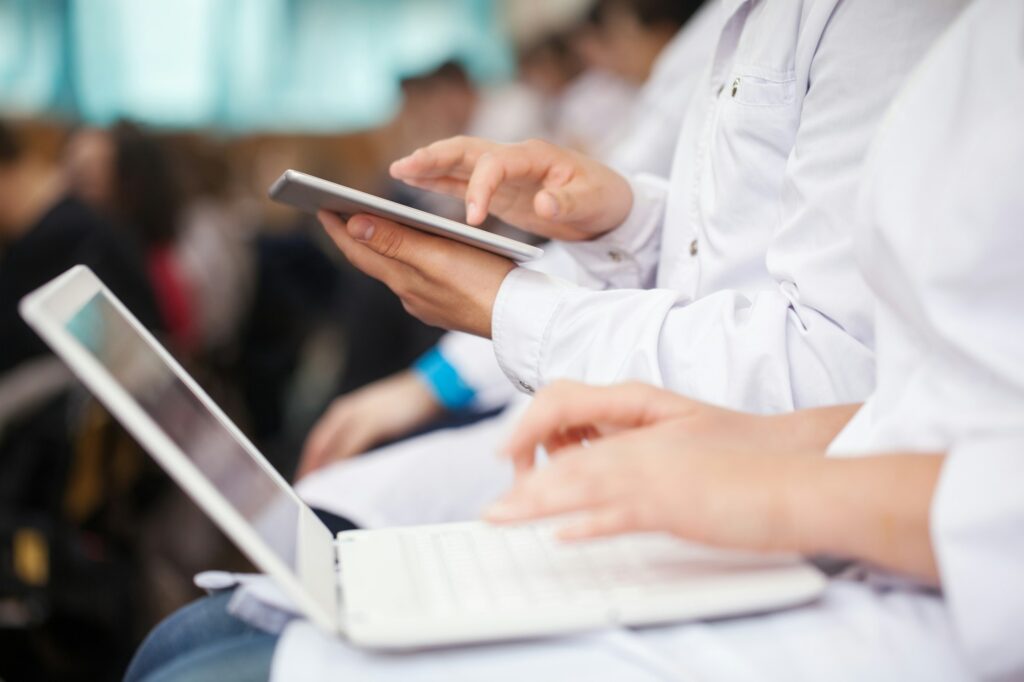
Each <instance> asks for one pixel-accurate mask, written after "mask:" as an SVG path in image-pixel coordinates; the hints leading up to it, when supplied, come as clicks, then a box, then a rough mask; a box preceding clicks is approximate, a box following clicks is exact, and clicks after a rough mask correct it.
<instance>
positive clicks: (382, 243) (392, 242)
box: [375, 229, 404, 258]
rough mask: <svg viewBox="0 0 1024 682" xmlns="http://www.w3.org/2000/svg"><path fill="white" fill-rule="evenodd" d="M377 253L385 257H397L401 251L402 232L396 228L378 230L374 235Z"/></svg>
mask: <svg viewBox="0 0 1024 682" xmlns="http://www.w3.org/2000/svg"><path fill="white" fill-rule="evenodd" d="M376 237H377V238H376V240H375V241H376V244H377V253H379V254H381V255H382V256H385V257H387V258H397V257H398V256H399V255H400V254H401V252H402V242H403V241H404V240H403V238H402V233H401V232H399V231H398V230H391V229H385V230H378V234H377V235H376Z"/></svg>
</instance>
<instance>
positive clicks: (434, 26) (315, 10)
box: [0, 0, 513, 131]
mask: <svg viewBox="0 0 1024 682" xmlns="http://www.w3.org/2000/svg"><path fill="white" fill-rule="evenodd" d="M497 5H498V3H494V2H492V0H259V1H258V2H253V1H251V0H145V1H144V2H140V1H139V0H0V109H2V110H3V111H5V112H16V113H26V112H27V113H47V112H64V113H71V114H74V115H77V116H79V117H81V118H82V119H83V120H85V121H88V122H90V123H98V124H105V123H109V122H110V121H112V120H114V119H116V118H119V117H125V118H131V119H135V120H139V121H142V122H146V123H150V124H155V125H163V126H172V127H216V128H222V129H227V130H239V131H249V130H275V129H279V130H305V131H317V130H339V129H352V128H360V127H368V126H373V125H376V124H379V123H381V122H383V121H384V120H386V119H387V118H388V117H390V116H391V115H392V114H393V112H394V110H395V108H396V106H397V104H398V99H399V89H398V82H399V80H400V79H401V78H402V77H403V76H407V75H415V74H417V73H421V72H426V71H429V70H431V69H433V68H434V67H436V66H438V65H439V64H441V63H442V62H444V61H446V60H448V59H452V58H456V59H459V60H460V61H462V62H463V63H464V64H465V65H466V66H467V68H468V69H469V71H470V73H471V74H472V75H473V76H474V77H475V78H477V79H479V80H481V81H487V80H492V79H496V78H500V77H504V76H506V75H507V74H508V72H509V70H510V69H511V65H512V61H513V60H512V54H511V47H510V45H509V42H508V40H507V38H506V36H505V35H504V33H503V31H502V27H501V25H500V22H499V17H498V10H497Z"/></svg>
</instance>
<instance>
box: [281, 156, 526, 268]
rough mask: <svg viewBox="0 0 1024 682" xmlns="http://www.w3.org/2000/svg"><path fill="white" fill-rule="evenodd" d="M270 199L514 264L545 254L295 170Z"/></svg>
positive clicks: (497, 236)
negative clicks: (389, 224)
mask: <svg viewBox="0 0 1024 682" xmlns="http://www.w3.org/2000/svg"><path fill="white" fill-rule="evenodd" d="M270 198H271V199H273V200H274V201H279V202H281V203H283V204H288V205H289V206H294V207H295V208H298V209H301V210H303V211H306V212H308V213H316V212H317V211H319V210H321V209H323V210H326V211H331V212H333V213H337V214H338V215H340V216H341V217H342V218H345V219H346V220H347V219H348V218H349V217H351V216H353V215H356V214H357V213H368V214H370V215H375V216H377V217H379V218H386V219H388V220H393V221H395V222H396V223H401V224H402V225H407V226H408V227H413V228H416V229H417V230H423V231H424V232H429V233H430V234H434V235H437V236H439V237H447V238H449V239H454V240H455V241H457V242H462V243H463V244H469V245H470V246H475V247H477V248H479V249H483V250H484V251H490V252H491V253H496V254H498V255H499V256H505V257H506V258H511V259H512V260H515V261H529V260H533V259H535V258H538V257H540V256H541V255H543V254H544V251H543V250H542V249H539V248H537V247H536V246H530V245H529V244H524V243H522V242H517V241H516V240H514V239H509V238H508V237H502V236H501V235H497V234H492V233H490V232H487V231H486V230H481V229H480V228H478V227H470V226H469V225H464V224H463V223H457V222H455V221H454V220H449V219H448V218H442V217H441V216H437V215H434V214H433V213H427V212H426V211H421V210H419V209H416V208H410V207H408V206H403V205H402V204H398V203H395V202H394V201H388V200H387V199H382V198H380V197H375V196H373V195H372V194H367V193H366V192H360V191H359V190H357V189H352V188H351V187H345V186H344V185H339V184H336V183H333V182H328V181H327V180H323V179H321V178H317V177H314V176H312V175H307V174H306V173H300V172H299V171H296V170H286V171H285V172H284V173H282V174H281V177H279V178H278V179H277V181H275V182H274V184H273V185H271V187H270Z"/></svg>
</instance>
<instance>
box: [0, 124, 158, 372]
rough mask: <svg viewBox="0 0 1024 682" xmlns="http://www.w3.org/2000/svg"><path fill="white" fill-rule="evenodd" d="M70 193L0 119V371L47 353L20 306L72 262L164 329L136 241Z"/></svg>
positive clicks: (54, 168)
mask: <svg viewBox="0 0 1024 682" xmlns="http://www.w3.org/2000/svg"><path fill="white" fill-rule="evenodd" d="M68 190H69V187H68V184H67V183H66V182H65V178H64V176H63V174H62V172H61V168H60V167H59V166H58V165H57V164H55V163H54V162H53V161H52V160H50V159H47V158H44V157H42V156H40V155H39V154H38V153H37V152H36V151H35V150H32V149H26V148H24V145H23V143H22V141H21V140H20V139H19V136H18V135H17V133H16V132H15V131H14V130H13V129H12V128H11V127H9V126H8V125H5V124H3V123H2V122H0V330H2V332H3V337H4V341H3V344H2V345H0V374H2V373H4V372H6V371H8V370H10V369H12V368H14V367H15V366H17V365H18V364H20V363H22V362H24V361H26V360H28V359H31V358H33V357H35V356H38V355H41V354H46V355H49V352H48V351H47V350H46V347H45V345H44V344H43V343H42V341H40V340H39V339H38V338H37V337H36V335H35V333H33V332H32V331H30V330H29V328H28V326H27V325H26V324H25V323H24V322H23V321H22V320H21V317H20V316H19V315H18V312H17V305H18V301H19V300H20V299H21V297H22V296H24V295H25V294H27V293H29V292H30V291H32V290H33V289H35V288H36V287H39V286H41V285H42V284H44V283H46V282H47V281H49V280H50V279H52V278H53V277H55V276H57V275H58V274H60V273H61V272H63V271H64V270H66V269H68V268H69V267H71V266H72V265H75V264H77V263H85V264H87V265H89V266H91V267H92V268H93V269H94V270H96V272H97V273H99V274H100V276H101V277H102V278H103V279H104V281H106V282H108V283H109V285H110V287H111V289H113V291H114V292H115V293H116V294H117V295H118V296H123V297H124V301H125V303H126V304H128V305H130V306H132V310H137V311H138V312H137V315H138V317H139V319H140V320H142V321H143V323H144V324H146V325H147V326H148V327H149V328H151V329H160V328H161V327H162V321H161V318H160V316H159V315H158V314H156V306H155V304H154V300H153V296H152V293H151V292H152V289H151V287H150V286H149V284H148V283H147V278H146V275H145V265H144V263H145V256H144V255H143V252H142V250H141V248H140V244H139V243H138V242H137V241H136V240H134V239H133V238H132V237H131V236H130V235H125V234H123V233H122V232H120V231H118V230H117V229H116V228H115V227H113V226H112V225H111V224H110V223H109V222H108V221H107V220H105V219H104V218H103V217H101V216H100V215H99V214H98V213H97V211H95V210H94V209H93V208H91V207H90V206H89V205H87V203H86V202H84V201H82V200H81V199H79V198H77V197H76V195H75V192H74V191H71V192H69V191H68Z"/></svg>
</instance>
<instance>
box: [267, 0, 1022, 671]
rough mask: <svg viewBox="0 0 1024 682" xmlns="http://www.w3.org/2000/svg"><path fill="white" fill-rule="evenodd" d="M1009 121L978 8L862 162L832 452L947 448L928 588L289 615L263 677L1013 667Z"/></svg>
mask: <svg viewBox="0 0 1024 682" xmlns="http://www.w3.org/2000/svg"><path fill="white" fill-rule="evenodd" d="M1021 120H1024V4H1022V3H1017V2H1007V1H1006V0H977V2H975V3H974V5H973V6H972V7H971V8H970V9H968V10H967V11H966V12H965V13H964V15H963V16H962V17H961V19H960V21H959V22H957V24H956V25H955V27H954V28H953V30H951V31H950V32H949V33H948V34H947V35H946V36H944V37H943V39H942V40H941V41H940V42H939V43H938V44H937V45H936V48H935V50H934V51H933V53H932V54H931V55H930V57H929V58H928V59H927V60H926V61H925V63H924V64H923V65H922V67H921V68H920V69H919V70H918V71H917V72H915V74H914V75H913V76H912V78H911V79H910V81H909V82H908V86H907V88H906V90H905V92H904V93H903V95H902V96H901V97H900V98H899V100H898V101H897V102H896V103H895V105H894V107H893V109H892V110H891V114H890V115H889V117H888V118H887V121H886V125H885V127H884V129H883V131H882V132H881V134H880V135H879V137H878V141H877V143H876V145H875V146H874V148H873V152H872V154H871V160H870V163H869V165H868V170H867V172H866V174H865V177H866V178H867V180H866V182H865V185H864V187H865V193H864V197H865V202H864V208H863V213H862V215H864V216H865V220H864V223H865V226H866V229H865V230H864V231H863V232H861V233H860V234H859V238H858V247H857V248H858V253H859V262H860V263H861V267H862V268H863V271H864V273H865V276H866V279H867V281H868V282H869V283H870V285H871V288H872V290H873V291H874V292H875V294H876V295H877V298H878V324H877V336H878V388H877V391H876V393H875V394H874V395H873V396H872V397H871V399H870V400H869V401H868V402H867V403H866V404H865V406H864V408H863V409H862V410H861V411H860V412H859V413H858V414H857V416H856V417H855V418H854V420H853V421H852V422H851V423H850V424H849V426H848V427H847V428H846V429H845V430H844V431H843V432H842V433H841V434H840V436H839V437H838V438H837V440H836V442H835V443H833V445H832V446H831V448H830V453H831V454H832V455H833V456H840V455H847V456H856V455H857V454H860V453H866V452H884V451H895V450H912V451H913V450H920V451H945V452H948V455H947V461H946V465H945V466H944V468H943V472H942V476H941V479H940V482H939V486H938V489H937V492H936V495H935V498H934V501H933V508H932V535H933V544H934V546H935V548H936V552H937V556H938V560H939V567H940V572H941V579H942V584H943V590H944V598H943V597H940V596H938V595H936V594H934V593H929V592H927V591H918V590H914V589H912V588H911V587H909V586H908V587H904V588H902V589H891V588H889V589H884V588H879V587H875V586H874V585H873V584H872V583H870V582H859V583H858V582H847V581H844V580H838V581H833V583H832V584H831V585H830V587H829V589H828V591H827V593H826V595H825V597H824V598H823V599H822V600H821V601H819V602H817V603H816V604H813V605H810V606H807V607H803V608H799V609H794V610H791V611H785V612H781V613H776V614H770V615H764V616H757V617H750V618H743V619H731V620H727V621H722V622H715V623H693V624H684V625H677V626H670V627H662V628H649V629H642V630H637V631H629V630H614V631H609V632H602V633H597V634H593V635H584V636H578V637H567V638H562V639H552V640H546V641H540V642H526V643H513V644H503V645H493V646H478V647H468V648H455V649H450V650H445V651H441V652H425V653H418V654H406V655H381V654H373V653H367V652H360V651H357V650H354V649H352V648H351V647H348V646H347V645H346V644H344V643H343V642H340V641H337V640H331V639H330V638H327V637H325V636H323V635H321V634H320V633H318V632H316V631H315V630H314V629H313V628H312V627H311V626H309V625H308V624H305V623H295V624H293V625H291V626H290V627H289V628H288V630H287V631H286V632H285V634H284V637H283V638H282V640H281V643H280V645H279V648H278V654H277V656H276V657H275V661H274V671H273V677H274V679H304V680H316V679H324V680H326V679H367V678H372V679H384V680H387V679H396V680H398V679H401V680H433V679H445V680H459V679H480V678H481V677H486V678H488V679H509V680H513V679H516V680H518V679H530V678H541V679H544V678H551V677H568V676H572V677H577V678H585V679H608V680H612V679H615V680H619V679H693V680H801V679H806V680H821V679H829V680H839V679H851V680H861V679H872V680H928V681H933V680H967V679H977V678H981V677H987V678H992V679H1020V678H1021V677H1022V676H1024V648H1022V647H1021V646H1020V634H1019V633H1020V632H1021V630H1022V629H1024V589H1021V586H1020V576H1021V575H1024V495H1022V494H1021V492H1020V491H1021V490H1022V489H1024V344H1021V343H1020V339H1021V338H1024V268H1021V267H1020V263H1019V260H1020V255H1021V254H1022V253H1024V232H1022V230H1021V229H1020V225H1021V216H1022V215H1024V192H1021V191H1020V178H1021V177H1024V132H1022V129H1021V126H1020V121H1021Z"/></svg>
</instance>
